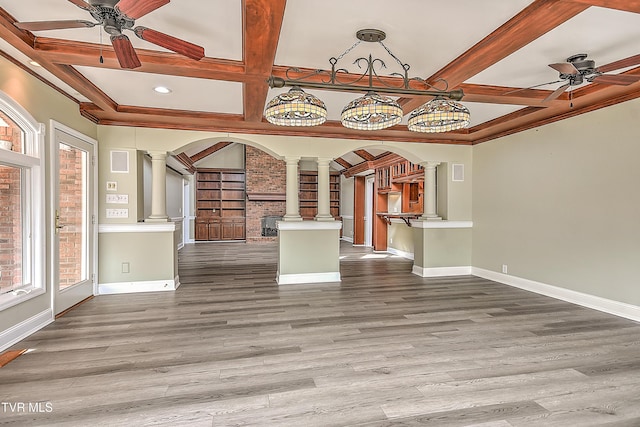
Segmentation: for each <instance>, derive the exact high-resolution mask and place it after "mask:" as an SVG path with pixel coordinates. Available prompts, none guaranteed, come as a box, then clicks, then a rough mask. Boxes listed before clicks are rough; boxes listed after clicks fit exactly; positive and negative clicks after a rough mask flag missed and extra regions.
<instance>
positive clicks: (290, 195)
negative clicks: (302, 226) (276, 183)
mask: <svg viewBox="0 0 640 427" xmlns="http://www.w3.org/2000/svg"><path fill="white" fill-rule="evenodd" d="M299 160H300V157H285V161H286V163H287V177H286V178H287V189H286V200H287V202H286V203H287V205H286V206H287V213H286V214H285V216H284V217H283V218H282V219H283V220H284V221H302V217H301V216H300V204H299V203H298V191H299V190H298V187H299V184H298V161H299Z"/></svg>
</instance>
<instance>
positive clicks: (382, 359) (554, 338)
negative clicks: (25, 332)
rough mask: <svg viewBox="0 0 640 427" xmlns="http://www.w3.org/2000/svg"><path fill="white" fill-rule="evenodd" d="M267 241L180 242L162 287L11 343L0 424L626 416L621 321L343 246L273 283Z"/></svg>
mask: <svg viewBox="0 0 640 427" xmlns="http://www.w3.org/2000/svg"><path fill="white" fill-rule="evenodd" d="M276 256H277V252H276V247H275V245H273V244H254V245H250V244H244V243H217V244H198V245H195V246H194V245H192V246H188V247H186V248H184V249H183V250H182V251H181V252H180V279H181V282H182V285H181V286H180V288H179V289H178V290H177V291H176V292H175V293H153V294H132V295H112V296H99V297H96V298H93V299H92V300H90V301H87V302H86V303H84V304H82V305H81V306H79V307H78V308H76V309H74V310H73V311H71V312H69V313H68V314H66V315H65V316H64V317H62V318H60V319H58V320H57V321H56V322H55V323H54V324H52V325H50V326H48V327H47V328H45V329H43V330H41V331H39V332H37V333H35V334H34V335H32V336H31V337H30V338H29V339H27V340H25V341H23V342H20V343H18V344H17V345H16V346H14V348H15V349H23V348H24V349H31V350H30V351H29V352H28V353H26V354H23V355H22V356H20V357H18V358H17V359H15V360H13V361H11V362H10V363H8V364H7V365H6V366H4V367H3V368H1V369H0V402H2V407H0V424H3V425H5V424H6V425H20V426H24V425H47V426H52V425H81V426H86V425H93V426H139V425H166V426H187V425H188V426H271V425H274V426H296V427H301V426H305V427H306V426H323V427H325V426H367V427H369V426H371V427H373V426H376V427H379V426H416V425H434V426H470V425H474V426H484V427H488V426H492V427H502V426H592V425H598V426H600V425H607V426H639V425H640V357H638V356H639V355H640V325H639V324H638V323H635V322H632V321H629V320H625V319H621V318H617V317H614V316H610V315H607V314H603V313H600V312H597V311H593V310H589V309H586V308H582V307H579V306H575V305H572V304H569V303H565V302H562V301H557V300H553V299H550V298H547V297H543V296H540V295H536V294H533V293H529V292H525V291H522V290H519V289H514V288H511V287H508V286H505V285H501V284H498V283H494V282H491V281H488V280H484V279H480V278H477V277H472V276H464V277H446V278H438V279H426V278H420V277H418V276H415V275H412V274H411V265H412V263H411V261H408V260H405V259H402V258H398V257H392V256H385V255H380V254H373V253H371V252H370V251H366V250H359V249H354V248H352V247H350V245H346V244H345V245H343V246H342V256H343V259H342V261H341V270H342V278H343V281H342V283H339V284H337V283H336V284H313V285H287V286H280V287H278V286H277V285H276V283H275V281H274V278H275V274H276ZM19 402H22V403H25V404H27V405H28V404H29V403H32V404H33V403H38V402H40V407H39V409H40V412H38V411H36V412H33V411H19V410H17V411H16V410H14V411H12V408H14V409H16V408H17V406H15V405H16V404H17V403H19ZM9 403H11V404H12V405H13V406H9V405H8V404H9ZM27 408H28V406H27ZM31 409H34V410H35V409H37V408H36V407H32V408H31ZM48 409H50V410H48Z"/></svg>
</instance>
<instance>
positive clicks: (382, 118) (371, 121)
mask: <svg viewBox="0 0 640 427" xmlns="http://www.w3.org/2000/svg"><path fill="white" fill-rule="evenodd" d="M356 38H357V39H358V41H357V42H356V43H355V44H354V45H353V46H351V47H350V48H348V49H347V50H346V51H344V52H343V53H342V54H341V55H339V56H338V57H337V58H336V57H332V58H330V59H329V63H330V64H331V71H327V70H314V71H312V72H310V73H307V74H306V75H303V76H301V77H296V78H292V77H290V76H291V75H293V74H300V70H299V69H297V68H289V69H287V71H286V72H285V76H286V78H281V77H275V76H271V77H269V79H268V83H269V86H270V87H271V88H281V87H285V86H292V87H295V88H301V87H305V88H311V89H323V90H335V91H341V92H349V91H351V92H363V91H364V92H366V94H365V95H364V96H362V97H360V98H357V99H355V100H353V101H351V102H350V103H349V104H347V105H346V106H345V107H344V108H343V110H342V114H341V123H342V125H343V126H344V127H346V128H350V129H357V130H380V129H385V128H388V127H391V126H395V125H397V124H399V123H400V122H401V121H402V117H403V116H404V112H403V110H402V108H401V107H400V105H399V104H398V103H397V101H396V100H394V99H393V98H391V97H388V96H384V95H381V93H386V94H393V95H403V94H404V95H418V96H432V97H434V99H433V100H431V101H429V102H428V103H427V104H425V105H423V106H421V107H420V108H418V109H417V110H415V111H414V112H412V113H411V116H414V115H415V116H417V114H414V113H416V112H417V111H418V110H420V111H423V110H424V109H425V108H426V107H428V106H430V104H431V103H435V104H434V105H433V108H432V109H433V110H437V111H440V112H444V114H445V116H446V117H449V118H448V119H446V120H444V119H443V120H440V121H438V120H436V119H434V118H433V117H432V118H431V119H430V120H429V123H430V124H429V126H424V125H420V124H419V123H423V122H424V119H425V118H424V117H422V116H420V118H418V119H416V120H415V121H416V122H417V123H416V125H415V126H413V128H412V127H410V128H409V130H413V131H416V132H447V131H450V130H455V129H460V128H463V127H466V126H468V125H469V116H470V114H469V110H468V109H467V108H466V107H465V106H463V105H462V104H460V103H458V102H455V101H460V100H461V99H462V97H463V96H464V93H463V92H462V90H460V89H458V90H451V91H448V90H447V89H448V87H446V86H447V83H446V81H444V80H439V82H442V83H444V85H445V90H437V89H435V88H434V87H433V86H432V85H430V84H429V83H427V82H426V81H425V80H424V79H421V78H419V77H412V78H410V77H409V76H408V71H409V68H410V66H409V64H406V63H403V62H402V61H400V60H399V59H398V58H397V57H396V56H395V55H394V54H393V53H392V52H391V51H390V50H389V49H388V48H387V47H386V46H385V45H384V43H382V41H383V40H384V39H385V38H386V34H385V33H384V32H383V31H381V30H376V29H364V30H359V31H358V32H357V33H356ZM363 41H364V42H369V43H379V44H380V45H381V46H382V47H383V48H384V49H385V50H386V51H387V53H388V54H389V56H391V57H392V58H393V59H394V60H395V61H396V62H397V63H398V64H399V65H400V66H401V67H402V73H393V74H391V76H396V77H398V76H400V77H402V86H391V85H389V84H387V83H385V82H384V81H383V80H382V79H381V77H380V76H379V75H378V74H377V71H376V65H377V66H378V67H380V68H386V65H385V63H384V61H382V60H381V59H378V58H373V57H372V56H371V55H369V56H368V58H367V57H360V58H358V59H356V60H355V61H354V64H356V65H358V66H359V67H360V68H361V69H362V68H366V71H365V72H363V73H362V74H360V75H357V76H356V77H353V76H351V77H348V78H349V79H350V80H349V81H346V82H345V76H347V75H348V74H349V72H348V71H347V70H346V69H344V68H338V67H337V64H338V61H339V60H340V59H342V58H343V57H344V56H345V55H346V54H348V53H349V52H351V50H353V49H354V48H355V47H356V46H358V44H360V43H361V42H363ZM363 65H364V66H363ZM365 66H366V67H365ZM318 76H323V77H324V80H322V81H319V79H318ZM374 83H375V85H374ZM412 83H413V84H412ZM416 85H421V86H423V87H427V89H418V88H416ZM300 90H301V89H300ZM314 98H315V97H314ZM315 99H318V98H315ZM318 101H320V100H319V99H318ZM442 101H446V102H444V103H443V102H442ZM320 102H322V101H320ZM275 104H277V105H278V106H279V109H275V108H273V105H275ZM284 104H286V99H282V94H281V95H278V96H277V97H276V98H274V99H273V100H272V101H270V102H269V103H268V104H267V109H266V110H265V117H266V118H267V121H269V122H270V123H274V124H277V125H279V126H316V125H318V124H322V123H323V122H324V120H323V121H322V122H318V120H315V119H313V118H311V117H309V118H305V117H304V115H305V114H306V113H307V109H308V108H309V107H308V106H306V105H304V104H301V103H300V102H298V101H297V100H296V101H291V102H289V105H287V106H284ZM322 105H323V106H324V103H323V104H322ZM283 109H286V110H287V111H288V112H289V116H288V117H283V116H282V115H281V111H282V110H283ZM297 109H299V110H297ZM444 110H446V111H444ZM325 115H326V109H325ZM301 122H302V123H303V124H301Z"/></svg>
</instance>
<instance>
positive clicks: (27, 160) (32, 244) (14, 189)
mask: <svg viewBox="0 0 640 427" xmlns="http://www.w3.org/2000/svg"><path fill="white" fill-rule="evenodd" d="M42 140H43V132H42V125H39V124H38V123H36V122H35V120H33V118H31V117H30V115H29V114H28V113H26V112H25V111H24V110H23V109H22V108H21V107H20V106H19V105H17V104H15V103H14V101H13V100H11V99H10V98H8V97H7V96H6V95H5V94H4V93H2V92H0V310H1V309H5V308H7V307H10V306H13V305H15V304H18V303H20V302H22V301H24V300H27V299H30V298H32V297H34V296H36V295H40V294H42V293H44V291H45V289H44V283H45V279H44V278H45V276H44V222H45V218H44V193H45V188H44V180H43V174H42V164H41V163H42V160H41V158H40V155H41V153H42Z"/></svg>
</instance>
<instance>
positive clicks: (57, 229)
mask: <svg viewBox="0 0 640 427" xmlns="http://www.w3.org/2000/svg"><path fill="white" fill-rule="evenodd" d="M55 228H56V234H58V233H60V230H61V229H63V228H64V224H60V212H59V211H58V210H57V209H56V223H55Z"/></svg>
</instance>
